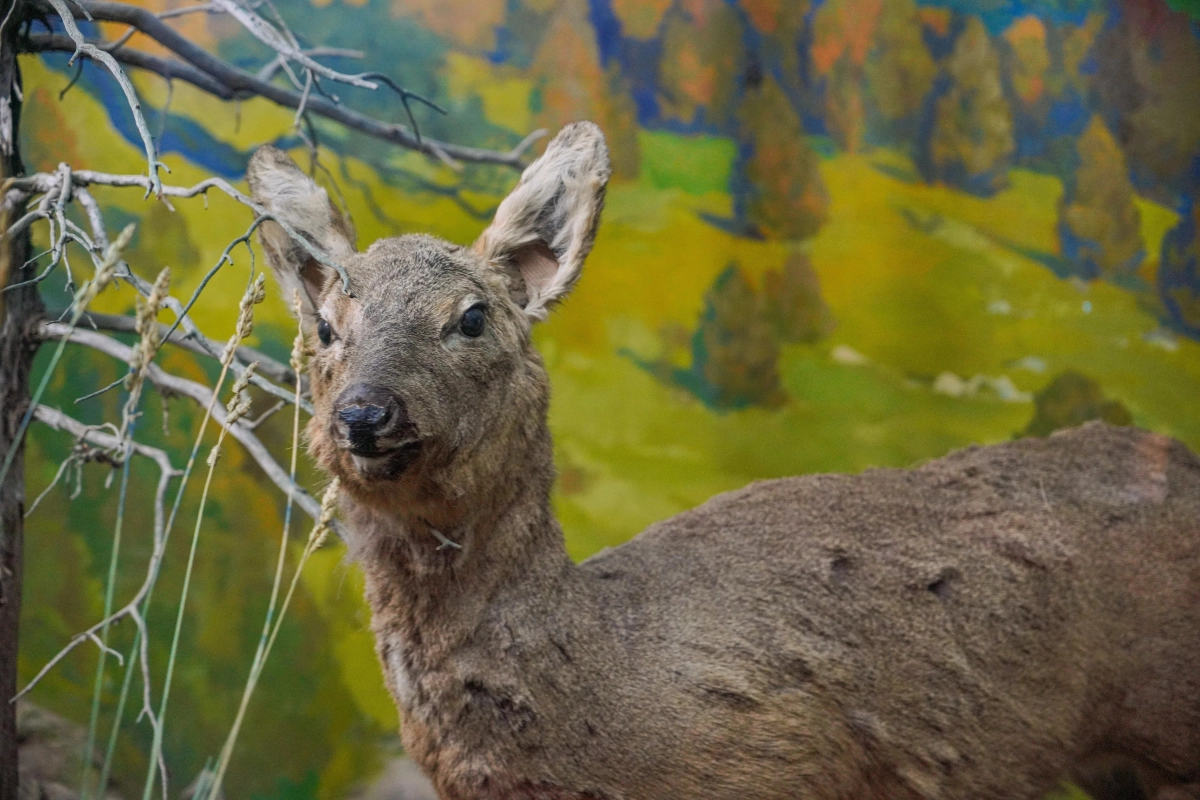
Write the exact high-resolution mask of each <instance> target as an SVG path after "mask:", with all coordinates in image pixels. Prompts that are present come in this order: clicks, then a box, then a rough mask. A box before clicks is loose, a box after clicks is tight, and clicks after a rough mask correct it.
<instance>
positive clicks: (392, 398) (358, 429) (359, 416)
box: [333, 383, 412, 456]
mask: <svg viewBox="0 0 1200 800" xmlns="http://www.w3.org/2000/svg"><path fill="white" fill-rule="evenodd" d="M333 408H334V411H333V416H334V420H333V427H334V431H335V432H336V433H337V439H338V443H339V444H340V445H342V446H343V447H346V448H349V450H350V451H351V452H353V453H355V454H356V455H361V456H374V455H378V454H379V453H381V452H385V451H387V450H389V449H391V448H392V447H395V446H397V445H400V444H403V443H404V442H403V441H402V437H403V436H405V435H408V429H410V428H411V427H412V423H411V422H410V420H409V418H408V411H407V409H406V408H405V407H404V401H403V400H401V399H400V398H399V397H397V396H396V394H395V392H392V391H389V390H387V389H383V388H380V387H378V386H369V385H367V384H365V383H356V384H354V385H353V386H351V387H350V388H348V389H346V391H344V392H342V393H341V395H339V396H338V399H337V400H336V401H335V402H334V406H333ZM393 440H394V441H393Z"/></svg>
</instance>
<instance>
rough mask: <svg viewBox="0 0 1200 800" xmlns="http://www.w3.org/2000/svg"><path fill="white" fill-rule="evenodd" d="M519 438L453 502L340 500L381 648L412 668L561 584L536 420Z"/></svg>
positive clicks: (548, 459)
mask: <svg viewBox="0 0 1200 800" xmlns="http://www.w3.org/2000/svg"><path fill="white" fill-rule="evenodd" d="M529 433H530V434H532V435H530V436H526V437H521V438H523V439H524V441H525V443H526V444H525V446H524V447H518V448H510V449H509V450H508V453H509V455H508V457H507V458H505V459H504V461H505V462H508V463H505V464H504V465H503V466H502V467H501V468H499V469H496V470H495V473H496V474H495V478H494V479H491V480H481V479H478V478H477V479H475V480H473V481H470V482H469V485H470V488H469V489H468V490H467V491H466V492H465V493H462V494H457V495H456V496H450V492H448V491H442V490H440V489H438V488H437V487H436V486H433V487H430V486H426V487H424V488H423V490H422V491H421V492H420V499H419V500H414V499H413V498H411V497H410V498H408V499H409V501H410V502H404V501H400V502H394V503H388V504H381V503H379V502H371V501H370V500H366V499H364V498H361V497H356V496H354V495H347V494H345V493H344V494H343V497H342V511H343V513H344V514H345V517H346V521H347V523H348V525H349V527H350V529H351V531H352V532H353V541H352V549H353V550H354V554H355V557H356V558H357V560H358V561H359V562H360V563H361V565H362V568H363V572H364V574H365V577H366V584H367V587H366V588H367V600H368V603H369V604H370V606H371V609H372V627H373V628H374V630H375V633H376V636H377V638H379V639H380V644H381V647H382V646H383V643H384V641H385V640H386V641H390V642H394V643H395V644H396V645H397V646H398V647H400V648H402V649H403V650H404V651H405V653H406V657H407V658H410V659H411V660H413V661H414V663H415V665H416V666H418V667H424V668H435V667H436V665H437V664H438V663H440V662H443V661H445V660H447V659H450V658H451V657H453V656H454V654H455V653H456V652H459V651H461V650H462V649H463V648H465V647H469V646H471V645H472V643H473V642H472V640H473V639H477V638H478V636H479V633H480V629H481V627H485V626H486V625H487V621H488V619H490V618H494V617H496V613H495V612H496V610H497V608H498V607H501V606H506V605H513V604H519V605H522V606H528V605H529V604H531V603H532V604H536V603H537V600H538V598H540V597H550V596H553V595H555V594H556V593H557V592H558V591H559V590H560V588H561V587H562V585H563V584H564V583H565V582H567V581H569V580H570V579H571V576H572V574H573V572H574V564H573V563H572V562H571V560H570V558H569V557H568V556H567V553H566V548H565V546H564V543H563V536H562V529H561V528H560V527H559V525H558V522H557V520H556V519H555V517H554V514H553V511H552V510H551V506H550V491H551V486H552V484H553V476H554V472H553V461H552V451H551V443H550V435H549V431H548V429H547V428H546V425H545V422H544V421H542V422H541V424H540V425H539V426H538V429H537V430H534V431H530V432H529ZM493 463H496V462H493ZM461 485H462V483H461V482H460V483H458V486H460V487H461ZM457 491H461V489H459V490H457Z"/></svg>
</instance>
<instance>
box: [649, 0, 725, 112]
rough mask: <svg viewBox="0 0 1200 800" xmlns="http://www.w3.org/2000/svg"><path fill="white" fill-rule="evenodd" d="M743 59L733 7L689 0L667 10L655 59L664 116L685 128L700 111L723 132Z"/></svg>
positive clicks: (719, 2) (719, 0) (719, 1)
mask: <svg viewBox="0 0 1200 800" xmlns="http://www.w3.org/2000/svg"><path fill="white" fill-rule="evenodd" d="M742 59H743V45H742V22H741V19H740V18H739V17H738V14H737V12H736V11H735V10H734V9H733V7H732V6H730V5H728V4H726V3H724V2H722V0H692V2H689V3H684V4H682V5H681V7H680V8H677V9H675V10H672V11H671V12H670V13H669V14H668V15H667V19H666V22H665V23H664V25H663V40H662V58H661V59H660V61H659V80H658V88H659V92H658V101H659V107H660V108H661V109H662V114H663V116H664V117H666V118H668V119H675V120H678V121H680V122H683V123H685V124H686V123H690V122H692V121H693V120H694V119H695V118H696V114H697V113H698V112H699V111H700V110H701V109H704V112H705V117H706V119H707V121H708V122H709V123H711V124H713V125H716V126H717V127H721V128H723V127H724V126H725V125H726V124H728V122H729V120H730V118H731V116H732V109H733V97H734V93H735V91H736V88H737V73H738V70H739V68H740V66H741V63H742Z"/></svg>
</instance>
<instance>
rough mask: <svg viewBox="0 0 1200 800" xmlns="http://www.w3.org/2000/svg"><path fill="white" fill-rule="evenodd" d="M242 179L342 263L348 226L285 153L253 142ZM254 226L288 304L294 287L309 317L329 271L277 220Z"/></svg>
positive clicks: (350, 232) (350, 236)
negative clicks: (256, 147) (251, 152)
mask: <svg viewBox="0 0 1200 800" xmlns="http://www.w3.org/2000/svg"><path fill="white" fill-rule="evenodd" d="M246 180H247V181H248V182H249V183H250V194H251V196H253V198H254V200H255V201H256V202H257V203H258V204H259V205H261V206H263V207H264V208H265V209H266V210H267V212H268V213H270V214H271V215H272V216H273V217H275V218H276V219H278V220H280V221H281V222H283V223H284V224H286V225H287V227H289V228H291V229H292V230H293V231H294V232H295V233H296V234H298V235H300V236H303V237H304V239H305V240H306V241H307V242H308V244H309V245H310V246H311V247H313V248H314V249H316V250H319V251H320V252H322V253H323V254H325V255H326V256H328V257H329V259H330V260H331V261H333V262H335V263H342V262H344V261H345V259H347V258H348V257H349V256H351V255H353V254H354V252H355V248H354V238H355V237H354V228H353V226H351V225H350V223H349V222H347V221H346V219H345V218H344V217H343V216H342V215H341V214H340V213H338V210H337V209H336V208H334V206H333V203H331V202H330V201H329V195H328V194H327V193H326V192H325V190H324V189H322V188H321V187H320V186H318V185H317V184H316V182H315V181H313V179H312V178H310V177H309V176H307V175H305V174H304V173H303V172H301V171H300V168H299V167H297V166H296V162H294V161H292V159H291V158H290V157H289V156H288V155H287V153H284V152H283V151H282V150H279V149H277V148H275V147H270V146H266V147H260V148H258V150H256V151H255V152H254V155H253V156H251V158H250V165H249V167H247V169H246ZM258 232H259V240H260V241H261V242H262V246H263V250H264V251H265V253H266V256H267V262H268V263H269V264H270V265H271V271H272V272H274V273H275V277H276V279H277V280H278V281H279V285H280V287H281V288H282V289H283V295H284V297H285V298H286V299H287V301H288V305H289V306H290V305H291V299H292V297H293V295H294V291H295V290H296V289H299V290H300V298H301V317H302V318H303V320H304V321H305V322H311V321H312V319H313V318H314V317H315V315H316V313H317V311H316V309H317V303H318V301H319V299H320V297H321V294H322V292H323V291H324V290H325V286H326V285H327V284H328V283H329V281H331V280H332V279H333V276H334V275H335V273H334V271H333V270H332V269H330V268H329V267H327V266H325V265H323V264H321V263H320V262H319V261H317V260H316V259H315V258H313V256H312V254H311V253H310V252H309V251H308V250H306V249H305V248H304V247H303V246H302V245H301V244H300V243H299V242H297V241H296V240H295V239H294V238H292V236H291V235H290V234H288V232H287V231H285V230H284V228H283V225H280V224H279V223H278V222H275V221H274V220H268V221H266V222H264V223H263V224H262V225H261V226H260V227H259V229H258Z"/></svg>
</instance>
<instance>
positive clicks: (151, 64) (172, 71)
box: [21, 27, 239, 100]
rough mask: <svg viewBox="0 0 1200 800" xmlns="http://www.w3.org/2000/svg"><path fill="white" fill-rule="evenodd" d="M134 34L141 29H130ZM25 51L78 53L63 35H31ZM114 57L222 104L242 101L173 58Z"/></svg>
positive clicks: (118, 53)
mask: <svg viewBox="0 0 1200 800" xmlns="http://www.w3.org/2000/svg"><path fill="white" fill-rule="evenodd" d="M130 30H137V29H136V28H133V27H130ZM86 41H87V44H88V45H89V46H91V47H96V48H98V49H100V48H103V47H104V46H105V45H104V43H102V42H99V41H97V40H95V39H88V40H86ZM21 47H22V49H23V50H25V51H26V52H31V53H42V52H48V51H50V52H55V51H56V52H60V53H73V52H75V50H76V47H75V42H74V41H72V40H71V37H69V36H66V35H64V34H61V33H31V34H29V36H28V37H26V38H25V39H24V40H23V41H22V42H21ZM81 54H82V55H84V56H87V57H88V58H91V53H90V52H89V51H87V50H85V51H83V52H82V53H81ZM111 55H112V57H113V58H115V59H116V60H117V61H118V62H120V63H122V64H124V65H126V66H129V67H136V68H137V69H143V70H146V71H147V72H153V73H155V74H156V75H161V76H162V77H164V78H166V79H167V80H173V79H177V80H181V81H184V82H185V83H190V84H192V85H193V86H197V87H199V88H201V89H203V90H204V91H206V92H208V93H209V94H211V95H215V96H216V97H219V98H221V99H222V100H233V99H235V98H236V97H239V95H235V94H234V91H233V90H232V89H230V88H229V87H228V86H226V85H225V84H223V83H221V82H220V81H218V80H217V79H216V78H214V77H212V76H211V75H209V74H208V73H207V72H204V71H203V70H199V69H196V68H195V67H193V66H192V65H191V64H187V63H184V62H182V61H176V60H175V59H173V58H162V57H161V56H155V55H151V54H150V53H144V52H142V51H141V50H133V49H131V48H128V47H119V48H113V50H112V52H111Z"/></svg>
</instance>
